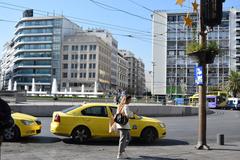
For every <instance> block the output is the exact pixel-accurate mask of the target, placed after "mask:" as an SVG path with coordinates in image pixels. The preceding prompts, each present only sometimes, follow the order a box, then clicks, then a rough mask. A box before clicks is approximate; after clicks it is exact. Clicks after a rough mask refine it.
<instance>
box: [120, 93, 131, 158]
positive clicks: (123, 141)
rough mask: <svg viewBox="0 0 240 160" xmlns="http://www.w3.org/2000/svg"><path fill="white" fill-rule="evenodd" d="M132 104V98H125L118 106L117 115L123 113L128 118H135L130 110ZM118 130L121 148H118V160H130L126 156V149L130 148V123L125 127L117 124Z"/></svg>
mask: <svg viewBox="0 0 240 160" xmlns="http://www.w3.org/2000/svg"><path fill="white" fill-rule="evenodd" d="M130 102H131V96H124V97H123V98H122V100H121V103H120V105H119V106H118V110H117V113H119V112H120V111H121V113H123V114H124V115H126V116H127V117H128V118H130V117H133V115H134V114H133V112H131V111H130V110H129V103H130ZM116 126H117V129H118V130H119V134H120V137H119V148H118V155H117V158H118V159H125V158H128V156H127V154H126V147H127V146H128V144H129V142H130V140H131V136H130V129H131V128H130V125H129V122H127V124H125V125H120V124H118V123H117V124H116Z"/></svg>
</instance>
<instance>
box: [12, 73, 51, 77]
mask: <svg viewBox="0 0 240 160" xmlns="http://www.w3.org/2000/svg"><path fill="white" fill-rule="evenodd" d="M43 76H44V77H51V74H31V73H22V74H14V75H13V77H43Z"/></svg>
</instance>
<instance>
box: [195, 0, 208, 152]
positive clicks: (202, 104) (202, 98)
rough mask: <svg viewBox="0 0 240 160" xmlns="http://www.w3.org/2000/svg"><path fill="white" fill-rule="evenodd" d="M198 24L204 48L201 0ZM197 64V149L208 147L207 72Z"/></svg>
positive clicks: (203, 64) (202, 6)
mask: <svg viewBox="0 0 240 160" xmlns="http://www.w3.org/2000/svg"><path fill="white" fill-rule="evenodd" d="M200 3H201V5H200V26H201V28H200V29H201V31H200V35H201V39H200V43H201V45H202V46H203V48H206V45H207V44H206V43H207V41H206V40H207V39H206V38H207V32H206V26H205V24H204V20H203V16H202V15H203V14H202V12H204V4H203V0H201V1H200ZM199 66H202V79H203V80H202V81H203V83H202V84H201V85H199V109H198V112H199V113H198V114H199V115H198V143H197V146H196V148H197V149H210V148H209V146H208V145H207V141H206V128H207V127H206V126H207V120H206V80H207V74H206V63H202V64H199Z"/></svg>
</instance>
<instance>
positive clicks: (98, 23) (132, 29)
mask: <svg viewBox="0 0 240 160" xmlns="http://www.w3.org/2000/svg"><path fill="white" fill-rule="evenodd" d="M0 4H3V5H8V6H14V7H18V8H22V9H28V8H29V7H24V6H19V5H14V4H10V3H5V2H0ZM0 7H2V8H8V9H12V10H18V11H22V10H21V9H16V8H11V7H6V6H0ZM34 11H37V12H40V13H37V14H39V15H44V14H42V13H47V14H49V13H51V12H48V11H43V10H38V9H34ZM54 14H55V13H54ZM56 15H61V14H56ZM64 16H65V17H66V18H70V19H75V20H80V21H81V23H82V21H84V22H88V23H89V22H90V23H91V25H92V24H94V25H98V26H100V25H103V26H105V27H106V26H107V27H108V28H110V26H111V28H113V29H116V28H117V29H119V30H121V31H126V32H133V33H142V34H146V35H149V36H152V32H149V31H144V30H139V29H136V28H130V27H125V26H119V25H114V24H109V23H104V22H100V21H95V20H89V19H83V18H78V17H73V16H69V15H64ZM164 34H165V33H162V34H153V35H154V36H164Z"/></svg>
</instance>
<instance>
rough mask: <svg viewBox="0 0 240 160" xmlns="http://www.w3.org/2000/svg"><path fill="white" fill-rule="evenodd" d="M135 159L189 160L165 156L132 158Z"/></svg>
mask: <svg viewBox="0 0 240 160" xmlns="http://www.w3.org/2000/svg"><path fill="white" fill-rule="evenodd" d="M131 159H133V160H141V159H144V160H145V159H146V160H150V159H151V160H187V159H181V158H164V157H153V156H139V158H131Z"/></svg>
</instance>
